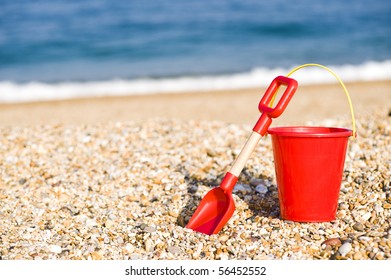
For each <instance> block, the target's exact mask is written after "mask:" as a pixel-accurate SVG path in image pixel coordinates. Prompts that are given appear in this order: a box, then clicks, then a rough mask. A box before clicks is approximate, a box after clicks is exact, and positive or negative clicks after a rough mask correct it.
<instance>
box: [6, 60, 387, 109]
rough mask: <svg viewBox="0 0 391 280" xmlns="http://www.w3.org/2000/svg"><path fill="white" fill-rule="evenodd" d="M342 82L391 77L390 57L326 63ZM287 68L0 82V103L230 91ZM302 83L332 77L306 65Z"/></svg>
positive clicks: (300, 78) (331, 79)
mask: <svg viewBox="0 0 391 280" xmlns="http://www.w3.org/2000/svg"><path fill="white" fill-rule="evenodd" d="M329 67H330V68H331V69H332V70H333V71H334V72H336V73H337V74H338V75H339V76H340V77H341V79H342V80H343V81H344V82H354V81H376V80H389V79H391V60H387V61H383V62H367V63H363V64H360V65H342V66H329ZM289 70H290V69H283V68H276V69H268V68H256V69H253V70H252V71H249V72H244V73H237V74H230V75H219V76H200V77H178V78H164V79H137V80H119V79H116V80H108V81H89V82H63V83H56V84H50V83H41V82H29V83H24V84H21V83H13V82H9V81H2V82H0V103H17V102H32V101H44V100H61V99H72V98H86V97H102V96H122V95H145V94H158V93H186V92H198V91H209V90H229V89H242V88H243V89H244V88H254V87H259V86H267V85H269V84H270V82H271V81H272V80H273V79H274V78H275V77H276V76H278V75H286V74H287V73H288V72H289ZM292 77H293V78H295V79H297V81H298V82H299V85H301V84H323V83H334V82H336V80H335V78H334V77H333V76H332V75H330V74H328V73H327V72H325V71H324V70H323V69H320V68H315V67H309V68H304V69H301V70H300V71H298V72H296V73H295V74H293V76H292Z"/></svg>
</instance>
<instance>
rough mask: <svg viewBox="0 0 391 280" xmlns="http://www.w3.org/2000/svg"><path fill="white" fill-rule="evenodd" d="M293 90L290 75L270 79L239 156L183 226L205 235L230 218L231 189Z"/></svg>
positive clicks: (295, 86)
mask: <svg viewBox="0 0 391 280" xmlns="http://www.w3.org/2000/svg"><path fill="white" fill-rule="evenodd" d="M281 85H284V86H286V89H285V91H284V93H283V95H282V96H281V98H280V100H279V102H278V103H277V105H276V106H275V107H274V108H271V107H270V104H271V103H272V102H273V100H274V98H275V96H276V94H277V91H278V89H279V87H280V86H281ZM296 89H297V81H296V80H293V79H291V78H287V77H284V76H278V77H276V78H275V79H274V80H273V81H272V83H271V84H270V86H269V87H268V89H267V90H266V92H265V94H264V96H263V97H262V99H261V101H260V102H259V106H258V109H259V110H260V111H261V112H262V115H261V117H260V118H259V120H258V121H257V123H256V124H255V126H254V128H253V131H252V133H251V135H250V137H249V138H248V140H247V142H246V144H245V145H244V147H243V149H242V150H241V152H240V154H239V156H238V157H237V159H236V160H235V162H234V164H233V165H232V167H231V168H230V170H229V171H228V172H227V173H226V174H225V176H224V178H223V181H222V182H221V184H220V187H217V188H214V189H212V190H210V191H209V192H208V193H207V194H206V195H205V197H204V198H203V199H202V200H201V202H200V204H199V206H198V208H197V209H196V211H195V212H194V214H193V216H192V217H191V219H190V221H189V223H188V224H187V225H186V228H189V229H192V230H195V231H198V232H201V233H205V234H208V235H211V234H216V233H218V232H219V231H220V230H221V229H222V228H223V226H224V225H225V224H226V223H227V222H228V220H229V219H230V218H231V217H232V215H233V213H234V211H235V202H234V200H233V197H232V190H233V188H234V187H235V184H236V182H237V181H238V177H239V175H240V173H241V172H242V170H243V167H244V165H245V163H246V161H247V159H248V158H249V157H250V155H251V154H252V152H253V151H254V149H255V147H256V146H257V144H258V142H259V140H260V139H261V138H262V136H264V135H265V134H266V132H267V130H268V128H269V126H270V124H271V123H272V118H277V117H278V116H280V115H281V114H282V113H283V111H284V110H285V108H286V106H287V105H288V103H289V101H290V100H291V98H292V97H293V94H294V93H295V91H296Z"/></svg>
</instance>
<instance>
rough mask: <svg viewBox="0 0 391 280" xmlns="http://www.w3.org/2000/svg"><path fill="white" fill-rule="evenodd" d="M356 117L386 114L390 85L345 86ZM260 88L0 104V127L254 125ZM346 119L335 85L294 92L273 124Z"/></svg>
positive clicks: (345, 108)
mask: <svg viewBox="0 0 391 280" xmlns="http://www.w3.org/2000/svg"><path fill="white" fill-rule="evenodd" d="M346 87H347V88H348V90H349V92H350V95H351V99H352V102H353V105H354V108H355V111H356V115H357V116H360V115H362V114H364V113H365V112H368V111H374V110H376V109H377V108H384V107H387V106H388V107H387V108H388V109H390V110H391V81H381V82H359V83H347V84H346ZM264 92H265V88H264V87H263V88H259V89H245V90H232V91H217V92H197V93H186V94H161V95H147V96H129V97H110V98H94V99H82V100H67V101H56V102H37V103H28V104H11V105H4V104H0V125H36V124H58V123H61V124H92V123H96V122H108V121H129V120H147V119H150V118H174V119H180V120H208V121H214V120H217V121H224V122H227V123H234V124H253V123H255V121H256V120H257V119H258V117H259V112H258V110H257V108H258V102H259V100H260V99H261V97H262V95H263V94H264ZM346 115H349V107H348V103H347V99H346V97H345V94H344V92H343V90H342V88H341V86H340V85H339V84H331V85H322V86H319V85H315V86H299V90H298V91H297V93H296V94H295V96H294V98H293V100H292V101H291V103H290V105H289V107H288V108H287V110H286V112H285V113H284V115H283V116H281V117H280V118H279V119H278V120H276V121H275V124H303V123H304V122H305V121H309V120H323V119H327V118H335V117H340V116H346Z"/></svg>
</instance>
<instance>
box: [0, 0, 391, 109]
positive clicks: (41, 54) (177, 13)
mask: <svg viewBox="0 0 391 280" xmlns="http://www.w3.org/2000/svg"><path fill="white" fill-rule="evenodd" d="M304 63H319V64H322V65H325V66H327V67H330V68H331V69H333V70H334V71H335V72H336V73H337V74H338V75H339V76H340V77H341V79H342V80H343V81H346V82H350V81H377V80H388V79H391V1H389V0H371V1H367V0H343V1H341V0H327V1H314V0H296V1H288V0H273V1H261V0H126V1H125V0H123V1H121V0H115V1H113V0H84V1H80V0H0V103H16V102H32V101H42V100H58V99H70V98H86V97H98V96H99V97H102V96H120V95H140V94H159V93H166V92H171V93H178V94H184V93H186V92H199V91H209V90H227V89H241V88H253V87H260V86H264V85H267V84H269V83H270V82H271V81H272V79H273V78H274V77H275V76H277V75H284V74H286V73H287V72H288V71H289V70H290V69H292V68H293V67H296V66H298V65H301V64H304ZM294 77H297V80H298V82H299V84H316V83H330V82H334V78H333V77H332V76H331V75H329V74H328V73H327V72H325V71H323V70H322V69H318V68H316V67H309V68H306V69H303V70H302V71H301V73H298V75H297V76H294Z"/></svg>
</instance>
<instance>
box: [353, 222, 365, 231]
mask: <svg viewBox="0 0 391 280" xmlns="http://www.w3.org/2000/svg"><path fill="white" fill-rule="evenodd" d="M353 228H354V229H355V230H357V231H364V226H363V225H362V223H355V224H354V225H353Z"/></svg>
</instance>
